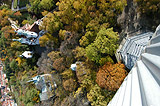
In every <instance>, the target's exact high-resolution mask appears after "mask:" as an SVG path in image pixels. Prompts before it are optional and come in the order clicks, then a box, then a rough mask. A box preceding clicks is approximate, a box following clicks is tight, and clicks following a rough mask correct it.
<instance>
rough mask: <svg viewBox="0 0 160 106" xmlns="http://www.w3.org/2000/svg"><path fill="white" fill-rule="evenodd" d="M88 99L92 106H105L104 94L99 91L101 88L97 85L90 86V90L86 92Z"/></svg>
mask: <svg viewBox="0 0 160 106" xmlns="http://www.w3.org/2000/svg"><path fill="white" fill-rule="evenodd" d="M87 98H88V100H89V101H90V102H91V105H92V106H106V105H107V102H106V101H105V96H103V95H102V93H101V88H100V87H99V86H98V85H95V86H93V87H92V89H91V90H90V92H89V93H88V94H87Z"/></svg>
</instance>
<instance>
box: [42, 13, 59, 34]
mask: <svg viewBox="0 0 160 106" xmlns="http://www.w3.org/2000/svg"><path fill="white" fill-rule="evenodd" d="M61 28H62V23H61V22H60V19H59V17H58V16H56V15H55V14H52V13H48V14H47V16H46V18H44V19H43V23H42V25H41V26H40V29H43V30H45V31H48V32H49V33H50V34H52V33H54V32H56V31H59V30H60V29H61Z"/></svg>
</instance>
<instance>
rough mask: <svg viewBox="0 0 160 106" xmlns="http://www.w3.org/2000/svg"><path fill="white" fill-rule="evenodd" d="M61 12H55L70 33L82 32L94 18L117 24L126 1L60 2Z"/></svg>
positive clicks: (81, 0)
mask: <svg viewBox="0 0 160 106" xmlns="http://www.w3.org/2000/svg"><path fill="white" fill-rule="evenodd" d="M56 5H57V6H58V7H59V11H58V12H55V13H56V14H57V15H58V16H59V17H60V19H61V22H63V23H64V25H65V29H66V30H69V31H76V32H77V31H78V32H82V30H83V29H85V27H86V25H87V24H88V23H89V22H90V21H91V20H92V19H94V18H96V17H97V18H100V19H101V22H103V23H106V22H110V23H111V24H112V25H114V24H115V23H116V16H117V14H119V13H120V12H121V11H122V10H123V8H124V6H125V5H126V0H121V1H118V0H109V1H105V0H99V1H97V0H88V1H85V0H60V1H59V2H58V3H57V4H56Z"/></svg>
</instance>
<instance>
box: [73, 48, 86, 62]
mask: <svg viewBox="0 0 160 106" xmlns="http://www.w3.org/2000/svg"><path fill="white" fill-rule="evenodd" d="M73 54H74V55H75V56H74V58H75V59H76V60H78V61H86V59H87V57H86V50H85V49H84V48H82V47H79V46H77V47H76V49H74V50H73Z"/></svg>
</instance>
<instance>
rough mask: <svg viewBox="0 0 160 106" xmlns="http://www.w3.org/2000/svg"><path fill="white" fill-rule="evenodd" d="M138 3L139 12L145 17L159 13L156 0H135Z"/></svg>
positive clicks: (159, 4)
mask: <svg viewBox="0 0 160 106" xmlns="http://www.w3.org/2000/svg"><path fill="white" fill-rule="evenodd" d="M135 1H136V2H137V3H138V6H139V10H140V11H141V12H142V14H145V15H149V16H151V15H154V14H159V13H160V10H159V8H160V2H159V1H158V0H135Z"/></svg>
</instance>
